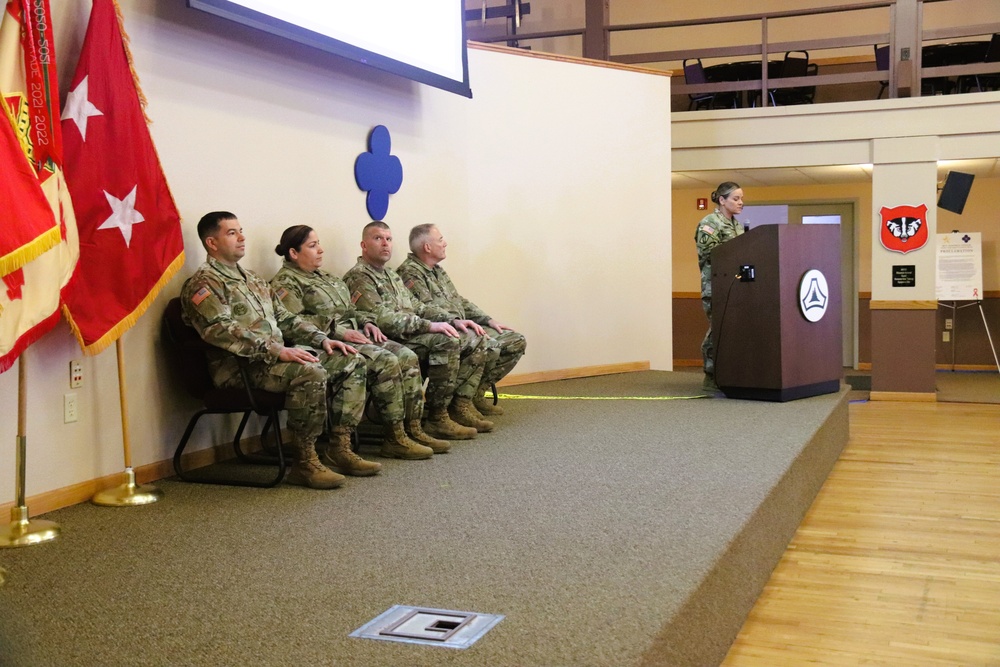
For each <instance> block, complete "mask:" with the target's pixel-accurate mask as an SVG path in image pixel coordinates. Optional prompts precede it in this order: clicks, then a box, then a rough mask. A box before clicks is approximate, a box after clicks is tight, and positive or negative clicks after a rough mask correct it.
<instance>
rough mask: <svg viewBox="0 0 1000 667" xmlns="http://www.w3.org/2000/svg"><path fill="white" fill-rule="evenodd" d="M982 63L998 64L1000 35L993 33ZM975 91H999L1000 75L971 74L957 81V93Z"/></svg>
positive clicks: (999, 58) (999, 60) (999, 59)
mask: <svg viewBox="0 0 1000 667" xmlns="http://www.w3.org/2000/svg"><path fill="white" fill-rule="evenodd" d="M983 62H984V63H996V62H1000V33H995V34H994V35H993V37H992V38H991V39H990V43H989V46H987V47H986V54H985V55H984V56H983ZM973 89H975V90H976V91H977V92H980V93H981V92H983V91H986V90H998V89H1000V74H992V73H991V74H972V75H970V76H963V77H960V78H959V79H958V90H959V92H962V93H966V92H969V91H971V90H973Z"/></svg>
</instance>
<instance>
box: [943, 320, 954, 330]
mask: <svg viewBox="0 0 1000 667" xmlns="http://www.w3.org/2000/svg"><path fill="white" fill-rule="evenodd" d="M944 328H945V330H946V331H951V330H952V329H953V328H954V323H953V322H952V321H951V318H950V317H946V318H945V320H944Z"/></svg>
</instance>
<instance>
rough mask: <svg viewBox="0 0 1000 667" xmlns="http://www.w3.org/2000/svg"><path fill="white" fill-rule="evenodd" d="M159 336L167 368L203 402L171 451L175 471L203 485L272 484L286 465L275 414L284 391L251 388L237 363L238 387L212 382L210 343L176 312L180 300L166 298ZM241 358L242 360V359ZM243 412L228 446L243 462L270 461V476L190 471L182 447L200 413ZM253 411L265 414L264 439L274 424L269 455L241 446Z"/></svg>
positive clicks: (279, 479) (178, 309)
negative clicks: (160, 336) (183, 462)
mask: <svg viewBox="0 0 1000 667" xmlns="http://www.w3.org/2000/svg"><path fill="white" fill-rule="evenodd" d="M162 338H163V343H164V346H165V348H166V350H167V354H168V358H169V360H170V366H171V368H172V369H173V370H174V371H175V372H176V375H177V376H178V381H179V382H181V383H182V384H183V385H184V389H185V390H186V391H187V393H188V394H190V395H191V397H192V398H195V399H197V400H198V401H200V402H201V403H202V404H203V405H204V407H203V408H202V409H200V410H199V411H198V412H196V413H195V414H194V416H193V417H191V420H190V421H189V422H188V425H187V428H186V429H185V430H184V435H183V436H181V441H180V443H179V444H178V445H177V449H176V450H175V451H174V470H175V471H176V472H177V476H178V477H180V478H181V479H182V480H184V481H185V482H201V483H205V484H226V485H231V486H255V487H272V486H275V485H276V484H278V483H279V482H280V481H281V480H282V479H283V478H284V476H285V471H286V469H287V468H286V464H285V455H284V452H283V443H282V441H281V427H280V425H281V422H280V421H279V416H278V413H279V411H281V410H283V409H284V406H285V395H284V394H279V393H274V392H270V391H263V390H260V389H252V388H251V387H250V382H249V380H248V378H247V372H246V368H245V365H244V364H243V363H241V365H240V373H241V375H242V379H243V386H242V387H240V388H236V389H219V388H217V387H216V386H215V384H214V383H213V382H212V378H211V376H210V375H209V372H208V359H207V357H206V354H205V353H206V351H207V350H209V349H211V346H210V345H209V344H208V343H206V342H205V341H204V340H202V338H201V336H199V335H198V332H197V331H195V330H194V329H193V328H191V327H190V326H188V325H187V324H186V323H185V322H184V320H183V318H182V316H181V300H180V299H179V298H174V299H171V300H170V302H169V303H167V309H166V310H165V311H164V313H163V323H162ZM242 361H243V360H241V362H242ZM239 413H242V419H241V420H240V425H239V428H237V429H236V435H235V436H234V438H233V450H234V452H235V454H236V458H237V459H239V460H240V461H241V462H243V463H251V464H257V465H271V466H275V467H276V471H275V473H274V476H273V477H269V478H266V479H264V480H263V481H261V480H257V479H245V478H239V477H221V476H214V477H212V476H208V475H205V474H202V473H199V474H196V475H192V474H191V473H190V472H189V471H185V470H184V469H183V466H182V460H181V459H182V456H183V454H184V448H185V447H187V444H188V440H190V438H191V434H192V432H193V431H194V427H195V424H197V423H198V420H199V419H201V417H202V416H203V415H225V414H239ZM252 413H257V414H258V415H261V416H263V417H266V419H267V421H266V422H265V424H264V429H263V432H262V433H261V441H264V440H265V439H266V438H267V433H268V431H270V430H271V428H272V427H273V430H274V437H275V440H276V441H277V446H275V447H274V448H273V452H274V453H273V455H271V456H266V455H256V454H249V453H247V452H245V451H243V448H242V446H241V443H240V440H241V438H242V436H243V431H244V429H245V428H246V425H247V422H248V421H249V419H250V415H251V414H252Z"/></svg>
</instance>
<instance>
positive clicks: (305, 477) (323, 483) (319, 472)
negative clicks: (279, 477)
mask: <svg viewBox="0 0 1000 667" xmlns="http://www.w3.org/2000/svg"><path fill="white" fill-rule="evenodd" d="M345 479H346V478H345V477H344V476H343V475H338V474H337V473H335V472H333V471H332V470H330V469H329V468H327V467H326V466H325V465H323V464H322V463H320V462H319V457H318V456H316V447H315V446H314V445H313V444H312V443H309V444H308V445H302V444H299V445H298V446H297V447H296V450H295V461H294V462H293V463H292V466H291V469H290V470H289V471H288V475H287V476H286V477H285V481H286V482H288V483H289V484H297V485H298V486H308V487H309V488H310V489H335V488H337V487H338V486H340V485H341V484H343V483H344V480H345Z"/></svg>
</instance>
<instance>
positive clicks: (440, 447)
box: [406, 419, 451, 454]
mask: <svg viewBox="0 0 1000 667" xmlns="http://www.w3.org/2000/svg"><path fill="white" fill-rule="evenodd" d="M406 435H408V436H410V440H412V441H413V442H415V443H417V444H420V445H423V446H424V447H430V448H431V449H433V450H434V453H435V454H444V453H445V452H447V451H448V450H449V449H451V445H450V444H448V441H447V440H438V439H437V438H432V437H431V436H429V435H427V434H426V433H424V429H423V428H422V427H421V426H420V420H419V419H410V420H409V421H407V422H406Z"/></svg>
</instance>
